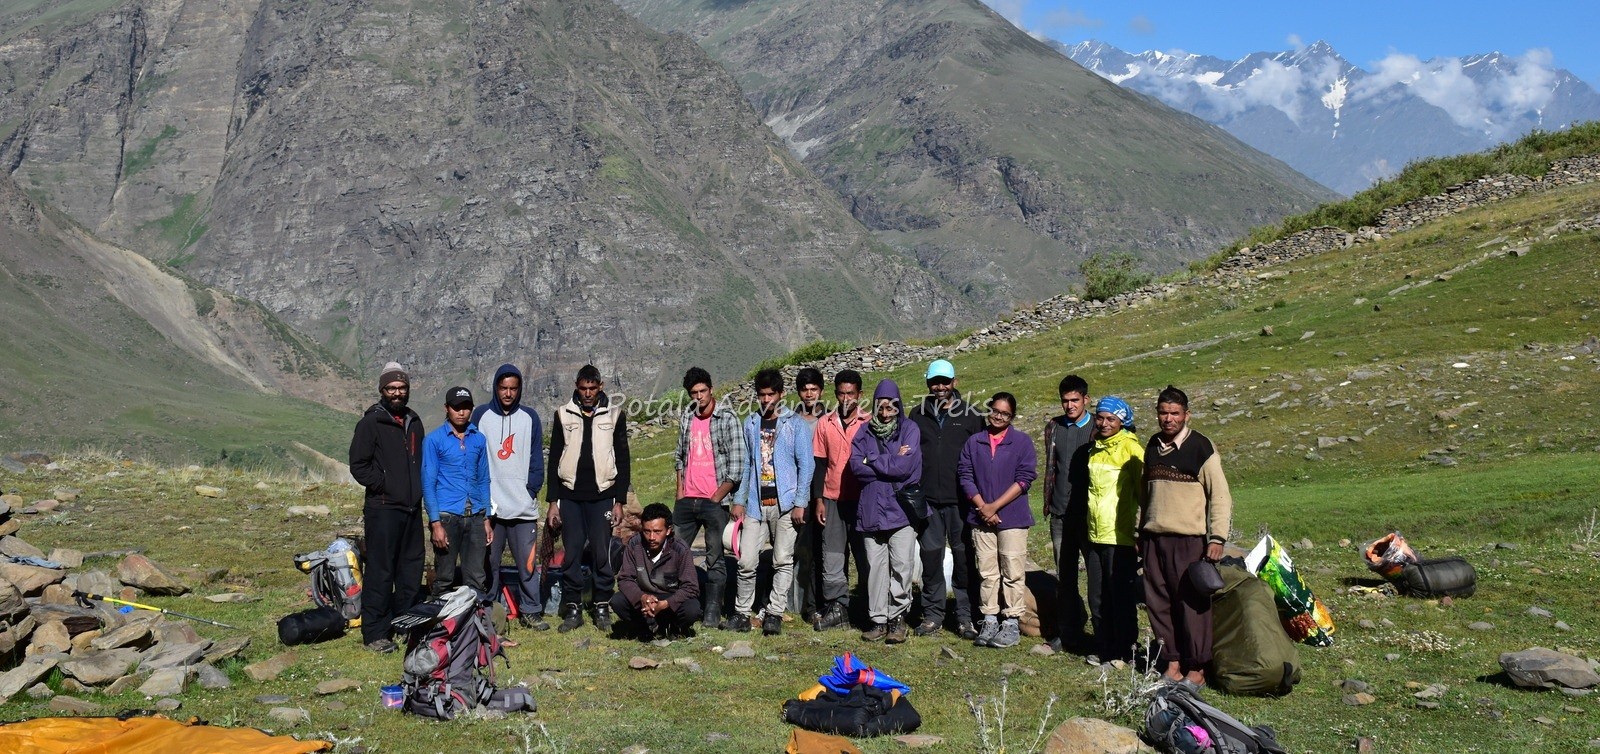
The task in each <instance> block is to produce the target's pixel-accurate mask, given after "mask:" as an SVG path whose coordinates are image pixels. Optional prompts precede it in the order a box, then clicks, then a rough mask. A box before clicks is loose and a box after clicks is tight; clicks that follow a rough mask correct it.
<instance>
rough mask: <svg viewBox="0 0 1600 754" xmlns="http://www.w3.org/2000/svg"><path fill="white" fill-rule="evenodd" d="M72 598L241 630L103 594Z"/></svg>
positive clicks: (236, 627) (206, 619) (79, 594)
mask: <svg viewBox="0 0 1600 754" xmlns="http://www.w3.org/2000/svg"><path fill="white" fill-rule="evenodd" d="M72 596H73V597H76V598H77V600H78V602H79V603H80V604H83V605H85V606H87V605H88V603H89V600H97V601H100V602H110V603H111V604H113V605H127V606H128V607H131V608H136V609H139V610H150V611H153V612H157V613H161V614H162V615H170V616H172V617H174V618H185V619H188V620H197V621H200V622H201V623H210V624H211V625H213V626H217V627H219V628H231V629H233V630H235V631H238V630H239V627H238V626H230V625H228V624H226V623H218V622H217V621H214V620H211V619H210V618H202V617H200V616H198V615H186V614H184V613H179V612H174V611H172V610H168V609H166V608H164V607H156V606H155V605H141V604H139V603H137V602H129V601H127V600H119V599H116V598H114V597H107V596H105V595H103V594H91V593H89V592H73V593H72Z"/></svg>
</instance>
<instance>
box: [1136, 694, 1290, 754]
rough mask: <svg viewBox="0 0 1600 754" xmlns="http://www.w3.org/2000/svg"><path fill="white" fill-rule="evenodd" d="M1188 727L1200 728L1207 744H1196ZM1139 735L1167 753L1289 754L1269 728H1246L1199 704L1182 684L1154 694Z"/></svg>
mask: <svg viewBox="0 0 1600 754" xmlns="http://www.w3.org/2000/svg"><path fill="white" fill-rule="evenodd" d="M1190 726H1198V727H1200V728H1201V729H1203V730H1204V733H1205V738H1206V739H1209V741H1210V744H1209V745H1205V744H1203V743H1199V742H1197V737H1196V736H1194V735H1193V734H1192V732H1191V731H1190V730H1189V727H1190ZM1140 735H1141V736H1142V737H1143V738H1144V739H1145V740H1146V741H1148V742H1149V743H1150V744H1151V745H1152V746H1155V747H1156V748H1157V749H1160V750H1161V751H1163V752H1167V753H1168V754H1289V752H1288V750H1286V749H1284V748H1283V745H1282V744H1279V743H1278V734H1277V732H1276V731H1274V730H1273V729H1272V728H1269V727H1267V726H1265V725H1257V726H1254V727H1252V726H1249V725H1245V724H1244V723H1241V722H1239V721H1238V720H1236V719H1234V718H1233V717H1232V716H1230V715H1229V714H1228V713H1226V712H1223V711H1222V710H1220V709H1217V708H1216V707H1213V706H1211V705H1209V704H1206V703H1205V702H1202V701H1200V697H1199V696H1197V695H1196V694H1195V692H1194V690H1193V688H1192V687H1190V686H1188V685H1186V684H1181V683H1172V684H1167V685H1165V686H1162V687H1161V688H1160V689H1159V690H1158V691H1156V694H1155V697H1154V698H1152V699H1151V700H1150V706H1149V707H1147V708H1146V709H1145V713H1144V730H1143V731H1141V732H1140Z"/></svg>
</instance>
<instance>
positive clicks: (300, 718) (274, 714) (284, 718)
mask: <svg viewBox="0 0 1600 754" xmlns="http://www.w3.org/2000/svg"><path fill="white" fill-rule="evenodd" d="M267 717H269V718H272V721H273V722H275V723H278V724H280V725H285V726H288V727H290V728H293V727H294V726H296V725H299V724H301V723H309V722H311V713H309V712H307V711H305V710H303V709H300V708H299V707H273V708H272V709H270V710H268V711H267Z"/></svg>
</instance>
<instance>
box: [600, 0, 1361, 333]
mask: <svg viewBox="0 0 1600 754" xmlns="http://www.w3.org/2000/svg"><path fill="white" fill-rule="evenodd" d="M619 2H620V4H621V5H622V6H623V7H624V8H626V9H628V10H629V11H630V12H632V13H634V14H636V15H637V16H638V17H639V18H640V19H642V20H644V21H645V22H646V23H648V24H650V25H651V26H654V27H656V28H657V29H661V30H664V31H670V32H683V33H685V34H688V35H689V36H691V37H693V38H694V39H695V40H697V41H698V42H699V43H700V44H701V46H703V47H704V48H705V49H706V51H707V52H709V53H710V54H711V56H712V57H713V58H715V59H716V60H717V61H718V62H720V63H721V64H722V65H723V66H725V67H726V68H727V69H728V70H729V71H730V72H731V73H732V74H733V76H734V78H735V79H736V80H737V81H738V82H739V85H740V86H741V87H742V88H743V90H744V94H745V97H746V98H747V99H748V100H749V102H750V104H751V105H752V106H753V107H754V108H755V110H756V112H757V113H758V114H759V115H760V117H761V119H762V120H763V121H765V122H766V123H767V124H768V125H769V126H771V127H772V129H773V130H774V131H775V132H776V133H777V134H778V135H779V136H781V137H783V138H784V140H785V141H786V142H787V144H788V146H789V149H790V151H792V152H793V153H794V155H795V156H796V157H797V158H799V159H800V160H801V161H802V162H803V163H804V164H805V165H806V166H807V167H808V168H810V169H811V170H812V171H813V172H815V173H816V174H817V175H818V176H820V177H821V178H822V180H823V181H824V182H826V183H827V184H828V185H829V186H830V187H832V188H833V189H834V190H835V191H836V192H838V194H839V196H840V198H841V199H842V201H843V202H844V203H845V205H846V206H848V207H849V208H850V211H851V213H852V214H854V215H855V217H856V219H858V220H860V221H861V222H862V223H863V224H865V225H866V226H867V227H868V228H871V229H872V230H873V231H874V232H875V234H876V236H877V237H878V239H880V240H881V241H883V242H885V243H887V244H889V245H891V246H894V247H896V248H898V249H901V250H903V251H904V252H905V253H906V254H908V255H911V256H913V257H915V258H916V259H917V261H918V262H920V263H921V264H922V265H924V266H925V267H927V268H928V269H930V270H931V271H933V272H934V273H935V274H937V275H938V276H939V277H940V278H941V279H942V280H944V281H945V282H947V283H948V284H950V285H952V286H955V287H956V288H957V289H959V290H961V291H962V292H963V293H964V294H966V295H967V296H968V297H969V298H971V299H973V300H975V301H976V302H977V303H978V304H980V305H982V306H984V307H986V308H988V309H989V310H990V311H1005V310H1009V309H1010V308H1011V307H1012V306H1013V305H1015V304H1018V303H1022V302H1030V301H1035V300H1038V299H1040V298H1043V297H1047V296H1050V295H1054V294H1056V293H1060V292H1061V291H1062V290H1064V289H1066V288H1067V287H1068V286H1070V285H1072V284H1074V283H1075V282H1076V280H1077V271H1078V266H1079V263H1080V262H1082V261H1083V260H1084V259H1085V258H1087V257H1089V256H1091V255H1094V254H1097V253H1103V252H1108V251H1129V252H1133V253H1135V254H1136V255H1138V256H1140V257H1141V258H1143V259H1144V261H1145V264H1146V265H1148V266H1149V267H1151V268H1152V269H1158V270H1169V269H1171V268H1173V267H1175V266H1177V265H1179V264H1180V263H1182V262H1185V261H1189V260H1192V259H1195V258H1198V257H1203V256H1206V255H1209V254H1211V253H1213V252H1214V251H1215V250H1216V249H1217V248H1218V247H1220V246H1223V245H1226V244H1227V243H1228V242H1230V241H1231V240H1233V239H1234V238H1237V237H1238V236H1240V235H1242V234H1243V232H1244V231H1245V230H1247V229H1248V228H1250V227H1253V226H1257V225H1261V224H1264V223H1267V222H1270V221H1272V219H1273V218H1277V217H1281V216H1283V215H1286V214H1291V213H1295V212H1300V211H1304V210H1307V209H1309V208H1311V207H1312V206H1314V205H1315V204H1317V203H1318V202H1320V201H1322V200H1325V199H1328V198H1330V197H1331V193H1330V192H1328V191H1326V190H1324V189H1323V188H1322V187H1320V186H1317V185H1316V184H1314V183H1313V182H1311V181H1308V180H1306V179H1305V178H1304V177H1302V176H1300V175H1298V174H1296V173H1295V172H1294V171H1292V170H1290V169H1289V168H1288V167H1287V166H1285V165H1284V164H1282V163H1280V162H1278V161H1277V160H1274V159H1272V158H1270V157H1267V156H1266V155H1264V154H1262V153H1260V152H1258V151H1256V150H1254V149H1251V148H1250V147H1248V146H1246V145H1244V144H1243V143H1241V142H1239V141H1238V140H1237V139H1235V138H1233V137H1231V136H1229V135H1228V134H1226V133H1225V132H1223V131H1221V130H1220V129H1217V128H1214V127H1211V126H1208V125H1206V124H1205V123H1203V122H1200V121H1199V120H1197V119H1194V118H1192V117H1188V116H1186V115H1184V114H1182V113H1178V112H1174V111H1172V110H1171V109H1169V108H1166V107H1163V106H1161V105H1159V104H1158V103H1156V102H1153V101H1151V100H1148V99H1146V98H1143V97H1138V96H1130V94H1129V93H1128V92H1126V91H1125V90H1121V89H1119V88H1117V87H1115V86H1112V85H1110V84H1109V83H1108V82H1106V81H1105V80H1103V79H1101V78H1099V77H1097V76H1094V75H1091V74H1090V73H1088V72H1087V71H1085V70H1083V68H1081V67H1080V66H1077V65H1074V64H1072V63H1071V62H1070V61H1067V60H1063V59H1061V57H1060V56H1059V55H1057V54H1056V53H1055V52H1054V51H1052V50H1051V49H1050V48H1049V47H1048V46H1047V45H1045V44H1044V43H1042V42H1040V41H1038V40H1036V39H1034V38H1032V37H1031V36H1029V35H1028V34H1026V33H1024V32H1022V31H1019V30H1018V29H1017V28H1016V27H1014V26H1012V25H1011V24H1010V23H1009V22H1008V21H1006V20H1005V19H1004V18H1002V17H1000V16H999V15H997V14H996V13H995V12H994V11H992V10H990V9H989V8H988V7H987V6H985V5H984V4H983V3H981V2H978V0H811V1H810V2H795V1H794V0H736V1H730V0H619Z"/></svg>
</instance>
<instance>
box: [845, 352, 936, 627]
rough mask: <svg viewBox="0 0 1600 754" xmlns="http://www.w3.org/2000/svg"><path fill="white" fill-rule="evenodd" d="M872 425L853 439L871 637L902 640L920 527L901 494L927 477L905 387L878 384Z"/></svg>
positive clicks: (852, 466)
mask: <svg viewBox="0 0 1600 754" xmlns="http://www.w3.org/2000/svg"><path fill="white" fill-rule="evenodd" d="M872 404H873V405H872V414H871V418H870V419H869V420H868V423H867V426H866V428H865V429H863V430H862V431H860V432H858V433H856V436H855V439H854V440H853V441H851V444H850V471H851V472H852V473H853V474H854V475H855V478H856V480H857V481H859V482H860V483H861V499H860V505H859V507H858V508H857V511H856V531H859V532H861V535H862V538H863V540H864V547H865V550H866V556H867V568H866V571H867V613H868V617H870V618H871V621H872V627H871V628H869V629H867V630H866V631H865V632H863V633H862V634H861V638H862V639H863V640H865V641H887V642H889V643H890V644H898V643H900V642H903V641H905V640H906V637H907V635H908V634H909V630H908V629H907V628H906V623H905V618H906V612H907V611H908V610H909V609H910V608H911V585H912V572H913V570H914V569H915V568H916V565H915V563H914V561H915V560H916V558H917V532H916V529H914V528H913V527H912V526H911V518H910V515H909V514H908V513H907V511H906V509H905V507H904V506H903V505H902V504H901V502H900V498H899V493H900V492H901V491H902V490H904V489H905V488H907V487H909V486H911V485H916V484H920V483H921V480H922V437H921V435H920V433H919V432H918V430H917V425H916V423H915V422H912V421H909V420H906V419H903V418H902V417H901V413H900V386H899V385H896V384H895V382H894V380H884V381H882V382H880V383H878V389H877V390H875V391H873V394H872Z"/></svg>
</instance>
